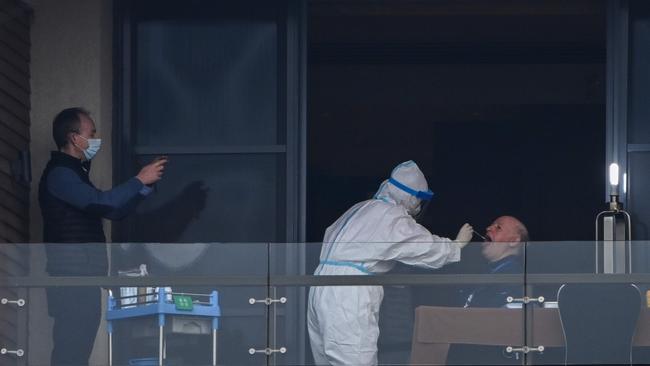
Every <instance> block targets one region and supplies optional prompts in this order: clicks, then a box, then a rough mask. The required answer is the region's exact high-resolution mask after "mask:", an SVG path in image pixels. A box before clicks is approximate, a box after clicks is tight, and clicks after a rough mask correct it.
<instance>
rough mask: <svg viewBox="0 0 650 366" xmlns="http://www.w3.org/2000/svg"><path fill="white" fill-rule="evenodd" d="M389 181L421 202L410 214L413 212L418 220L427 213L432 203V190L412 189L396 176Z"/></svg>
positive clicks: (412, 214)
mask: <svg viewBox="0 0 650 366" xmlns="http://www.w3.org/2000/svg"><path fill="white" fill-rule="evenodd" d="M388 181H389V182H390V184H392V185H394V186H395V187H397V188H399V189H401V190H402V191H404V192H406V193H408V194H410V195H411V196H413V197H414V198H415V199H417V200H418V201H419V204H418V205H417V206H416V208H415V210H414V211H413V212H409V214H411V216H413V218H414V219H416V220H418V219H420V218H422V217H423V216H424V214H425V213H426V211H427V208H428V207H429V203H431V199H432V198H433V192H431V190H430V189H428V190H426V191H416V190H415V189H411V188H410V187H408V186H406V185H404V184H402V183H400V182H399V181H397V180H396V179H395V178H390V179H388Z"/></svg>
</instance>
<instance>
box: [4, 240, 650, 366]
mask: <svg viewBox="0 0 650 366" xmlns="http://www.w3.org/2000/svg"><path fill="white" fill-rule="evenodd" d="M411 244H413V245H416V246H418V248H426V250H424V251H423V253H425V252H427V251H435V250H438V249H437V248H438V247H439V245H438V244H436V243H411ZM50 245H52V244H2V245H1V246H0V250H2V252H3V255H4V258H5V263H3V265H2V269H1V271H2V274H1V275H0V293H1V296H0V297H1V298H2V304H1V305H0V306H1V307H2V309H3V311H2V317H1V319H0V321H2V322H3V326H2V327H1V328H2V332H3V334H5V335H6V334H8V333H9V332H13V333H12V334H13V336H12V337H9V336H2V337H0V341H2V342H3V343H2V344H0V348H2V349H4V353H3V354H0V357H2V358H6V359H9V358H16V359H18V358H20V359H21V360H23V364H26V365H47V364H49V360H50V358H49V357H50V354H49V352H50V349H51V347H52V339H53V334H56V332H53V331H52V325H51V324H52V319H55V320H54V322H55V327H56V321H59V320H60V319H68V321H71V322H74V319H76V318H75V316H77V315H79V316H81V315H80V314H83V313H84V312H86V311H90V310H94V311H95V312H96V313H97V314H99V315H97V316H98V317H99V318H100V319H101V324H100V327H99V330H98V332H97V333H96V342H95V345H94V347H93V356H92V360H95V361H94V362H96V363H97V364H113V365H129V364H159V363H160V362H162V363H163V364H165V365H175V364H178V365H210V364H220V365H221V364H238V365H242V364H243V365H249V364H250V365H256V364H275V365H304V364H320V363H327V362H333V361H335V360H337V359H340V360H353V359H355V357H358V358H357V359H364V360H365V359H370V360H376V362H377V363H379V364H474V365H475V364H564V363H565V362H567V363H580V364H603V363H610V364H612V363H613V364H629V363H630V362H632V363H639V364H641V363H648V362H650V353H648V349H649V348H648V347H650V325H648V324H650V310H648V302H647V301H646V299H647V296H646V294H647V290H648V289H649V288H650V286H649V285H650V260H648V258H650V242H609V243H608V242H593V241H592V242H529V243H470V244H469V245H468V246H466V247H465V248H464V249H463V250H462V255H461V259H460V261H458V262H454V263H447V264H446V265H444V266H442V267H440V268H431V267H432V265H431V263H429V265H425V262H421V263H419V262H418V259H417V258H415V259H413V258H411V259H408V260H404V262H408V263H409V265H407V264H404V263H402V262H400V261H399V260H396V259H399V258H398V257H399V255H398V254H395V252H391V251H389V252H391V253H393V254H392V255H393V257H392V258H390V259H388V260H387V259H386V258H381V257H379V256H378V255H376V254H373V253H387V252H386V251H385V249H386V247H387V246H388V247H390V245H391V244H387V243H364V244H359V243H356V244H354V245H355V246H356V247H357V249H361V250H362V252H361V254H359V255H363V256H365V257H364V258H365V259H364V260H347V261H346V260H342V258H328V257H327V256H326V253H324V255H325V256H324V257H323V258H324V259H320V258H319V254H320V251H321V244H320V243H300V244H296V243H183V244H154V243H120V244H110V245H106V246H103V245H99V248H105V249H106V254H107V255H106V257H105V258H106V259H109V260H110V270H107V272H106V274H105V275H102V273H101V272H100V271H93V269H97V268H100V270H101V257H99V256H98V257H92V256H91V255H90V254H88V253H91V252H90V251H85V250H86V248H91V247H92V246H91V245H87V244H73V245H74V246H76V247H75V248H76V249H80V248H83V249H84V250H82V251H80V252H76V254H75V252H74V251H73V252H71V253H68V254H70V255H69V256H67V257H66V256H63V257H58V259H56V260H58V261H59V262H58V263H54V264H53V263H52V260H53V258H57V257H56V255H53V254H52V253H51V252H50V253H48V252H47V251H46V248H48V246H50ZM341 245H345V244H344V243H342V244H341ZM52 248H56V247H49V250H50V251H51V250H52ZM56 249H57V250H61V249H63V251H64V252H65V249H66V248H63V247H59V248H56ZM379 249H381V250H379ZM80 253H81V254H80ZM97 253H99V252H97ZM59 254H60V253H59ZM72 254H74V255H72ZM95 254H96V253H95ZM84 255H85V257H84ZM350 255H353V253H352V252H350ZM354 255H356V254H354ZM82 258H83V259H82ZM357 258H361V257H357ZM441 263H442V262H439V263H437V264H436V265H435V266H437V265H439V264H441ZM326 266H327V267H332V268H327V269H326V268H324V267H326ZM79 268H82V269H83V271H86V272H85V273H84V272H83V271H81V270H80V269H79ZM48 271H49V272H48ZM86 273H88V275H86ZM314 273H316V275H314ZM88 293H90V294H91V295H88ZM97 299H99V300H97ZM89 309H90V310H89ZM57 312H59V314H60V313H61V312H68V313H70V314H71V315H70V317H69V318H62V317H60V315H58V317H57V315H56V314H57ZM52 315H54V316H53V317H52ZM80 319H81V318H80ZM75 324H76V325H77V323H75ZM78 327H79V332H82V333H83V332H86V334H87V337H90V338H92V337H94V336H95V332H94V328H92V327H90V328H89V327H85V324H83V323H79V324H78ZM8 339H16V340H17V342H14V343H5V342H8V341H7V340H8ZM18 351H21V352H18ZM368 357H369V358H368ZM147 362H148V363H147Z"/></svg>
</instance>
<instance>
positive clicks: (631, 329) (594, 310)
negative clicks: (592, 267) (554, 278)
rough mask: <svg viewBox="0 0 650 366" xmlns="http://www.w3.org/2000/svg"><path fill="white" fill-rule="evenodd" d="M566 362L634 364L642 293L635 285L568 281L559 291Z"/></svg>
mask: <svg viewBox="0 0 650 366" xmlns="http://www.w3.org/2000/svg"><path fill="white" fill-rule="evenodd" d="M558 306H559V311H560V321H561V322H562V329H563V331H564V339H565V344H566V348H565V349H566V357H565V362H566V364H631V363H632V340H633V338H634V333H635V330H636V324H637V321H638V318H639V313H640V311H641V293H640V292H639V289H638V288H637V287H636V286H635V285H632V284H565V285H562V287H560V290H559V291H558Z"/></svg>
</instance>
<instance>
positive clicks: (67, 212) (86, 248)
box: [38, 152, 149, 276]
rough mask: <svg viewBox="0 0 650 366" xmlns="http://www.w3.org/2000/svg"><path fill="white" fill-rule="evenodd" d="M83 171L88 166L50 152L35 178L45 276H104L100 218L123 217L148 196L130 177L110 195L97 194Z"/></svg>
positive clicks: (105, 270) (104, 247)
mask: <svg viewBox="0 0 650 366" xmlns="http://www.w3.org/2000/svg"><path fill="white" fill-rule="evenodd" d="M89 171H90V163H89V162H82V161H81V160H80V159H77V158H75V157H73V156H70V155H68V154H65V153H61V152H52V157H51V159H50V161H49V162H48V164H47V166H46V167H45V170H44V172H43V176H42V177H41V181H40V184H39V192H38V199H39V203H40V206H41V214H42V215H43V241H44V242H45V250H46V255H47V267H46V270H47V272H48V273H50V274H51V275H71V276H74V275H89V276H93V275H94V276H103V275H106V274H107V273H108V258H107V253H106V245H105V242H106V238H105V236H104V229H103V227H102V218H110V219H119V218H121V217H124V216H125V215H126V214H127V213H128V212H130V211H132V210H133V208H134V207H135V205H136V204H137V203H138V202H139V201H140V200H141V198H142V197H143V195H145V194H147V193H148V192H149V191H145V190H147V189H148V188H146V187H144V185H143V184H142V183H141V182H140V181H139V180H138V179H136V178H131V179H130V180H128V181H127V182H125V183H124V184H121V185H119V186H117V187H115V188H113V189H111V190H110V191H105V192H104V191H100V190H98V189H96V188H95V186H94V185H93V184H92V183H91V182H90V179H89V176H88V174H89ZM140 193H142V194H140Z"/></svg>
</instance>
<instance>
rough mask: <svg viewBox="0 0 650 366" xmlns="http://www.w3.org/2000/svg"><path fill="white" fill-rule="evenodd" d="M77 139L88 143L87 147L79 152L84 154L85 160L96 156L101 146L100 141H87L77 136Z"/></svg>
mask: <svg viewBox="0 0 650 366" xmlns="http://www.w3.org/2000/svg"><path fill="white" fill-rule="evenodd" d="M79 137H81V138H82V139H84V140H86V141H88V147H87V148H85V149H81V151H82V152H83V153H84V156H85V157H86V160H90V159H92V158H94V157H95V155H97V152H98V151H99V148H100V147H101V146H102V139H88V138H85V137H83V136H81V135H79Z"/></svg>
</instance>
